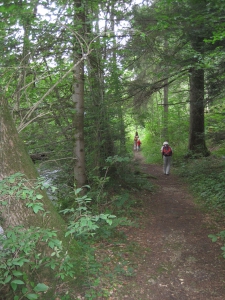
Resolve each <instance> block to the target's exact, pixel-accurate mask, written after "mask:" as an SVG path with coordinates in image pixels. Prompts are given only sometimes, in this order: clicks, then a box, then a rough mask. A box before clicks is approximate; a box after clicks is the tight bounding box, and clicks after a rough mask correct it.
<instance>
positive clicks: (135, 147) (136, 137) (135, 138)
mask: <svg viewBox="0 0 225 300" xmlns="http://www.w3.org/2000/svg"><path fill="white" fill-rule="evenodd" d="M138 139H139V136H138V132H137V131H136V133H135V136H134V150H137V141H138Z"/></svg>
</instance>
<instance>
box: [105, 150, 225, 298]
mask: <svg viewBox="0 0 225 300" xmlns="http://www.w3.org/2000/svg"><path fill="white" fill-rule="evenodd" d="M135 159H136V160H138V162H139V163H140V168H141V171H142V172H143V173H145V174H149V175H152V176H153V178H155V179H150V181H151V182H152V183H153V184H154V185H156V186H157V188H156V191H155V192H154V193H153V194H152V193H150V192H146V191H144V192H143V193H142V192H140V193H138V194H137V195H136V197H137V199H140V201H143V204H144V207H143V211H142V212H141V216H140V226H139V227H138V228H128V229H127V230H126V234H127V236H128V239H129V241H130V242H131V243H136V244H138V245H139V252H136V253H135V261H133V262H132V263H133V264H134V265H135V266H136V267H135V270H136V272H135V273H136V275H135V276H133V277H132V276H131V277H130V278H128V279H127V278H126V282H124V284H123V283H121V287H120V288H119V289H118V290H117V291H116V293H113V297H112V298H110V299H117V300H123V299H129V300H146V299H150V300H194V299H195V300H224V299H225V259H224V258H223V257H222V255H221V249H220V247H221V245H220V244H219V243H216V244H215V243H212V242H211V240H210V239H209V238H208V234H210V233H217V232H218V230H220V229H221V228H220V229H219V228H218V224H217V223H216V222H215V221H213V220H211V218H210V216H209V215H207V214H206V213H204V212H202V211H201V210H200V209H199V208H198V207H197V206H196V205H195V204H194V201H193V197H192V196H191V194H190V193H189V192H188V189H187V186H186V185H185V184H184V183H182V182H181V181H180V180H179V178H178V177H177V176H176V175H174V174H171V175H169V176H166V175H164V174H163V172H162V166H160V165H149V164H145V162H144V160H143V158H142V155H141V153H139V152H137V153H135ZM172 173H173V171H172ZM152 176H150V177H152ZM122 281H123V280H122Z"/></svg>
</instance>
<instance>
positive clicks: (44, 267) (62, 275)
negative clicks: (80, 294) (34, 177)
mask: <svg viewBox="0 0 225 300" xmlns="http://www.w3.org/2000/svg"><path fill="white" fill-rule="evenodd" d="M28 185H30V186H28ZM40 188H41V189H43V188H44V184H43V182H42V181H39V182H37V184H36V185H35V183H32V184H31V183H30V184H29V181H28V180H26V179H25V178H24V177H23V175H22V174H20V173H16V174H13V175H12V176H9V177H7V178H5V179H4V180H2V181H0V191H1V202H0V204H1V205H2V206H3V208H7V202H8V201H10V198H11V197H13V196H15V197H16V198H17V200H18V201H19V200H21V201H26V206H27V208H28V209H32V211H33V212H34V213H35V214H37V213H42V215H43V219H45V216H46V212H45V211H44V208H43V205H42V203H40V202H39V201H40V199H41V198H42V195H41V194H40V193H38V190H40ZM40 225H42V224H40ZM0 246H1V251H0V283H1V286H2V288H4V287H5V286H8V287H9V290H10V292H9V294H10V295H14V299H39V298H40V297H42V298H41V299H45V297H48V296H47V295H48V292H50V291H51V292H52V291H54V284H55V283H56V282H60V281H63V280H65V279H68V278H73V277H74V276H75V274H76V272H77V271H76V268H77V262H76V260H74V259H71V257H70V256H69V254H68V252H67V250H66V249H64V248H63V245H62V241H60V240H59V239H58V238H57V232H56V231H55V230H53V229H48V228H42V227H41V226H40V227H34V226H30V227H29V228H26V227H24V226H23V225H19V226H15V227H12V228H7V229H6V230H5V232H4V234H0ZM51 270H52V271H51ZM37 272H42V278H39V277H38V276H36V275H35V274H37ZM51 272H54V277H55V279H54V278H52V281H51V285H50V286H47V285H45V284H44V282H45V281H49V280H48V276H50V273H51ZM48 273H49V275H48ZM40 280H43V281H40ZM46 292H47V293H46ZM45 294H46V296H44V295H45ZM8 296H9V295H8Z"/></svg>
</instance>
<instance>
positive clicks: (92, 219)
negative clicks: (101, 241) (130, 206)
mask: <svg viewBox="0 0 225 300" xmlns="http://www.w3.org/2000/svg"><path fill="white" fill-rule="evenodd" d="M82 191H83V189H82V188H79V189H76V188H75V189H74V205H73V207H72V208H67V209H64V210H62V211H61V213H62V214H64V215H69V220H68V222H69V223H68V230H67V233H66V236H68V235H72V236H73V237H75V238H76V239H81V240H84V239H85V238H87V237H93V236H95V235H97V237H95V238H108V237H109V236H111V235H112V232H113V231H114V230H115V229H116V228H117V227H118V226H122V225H123V226H124V225H132V222H130V221H129V220H127V219H126V218H125V217H124V218H116V216H115V215H112V214H110V213H99V214H93V211H92V207H91V202H92V199H91V198H89V197H88V196H87V195H84V196H80V195H79V194H80V193H81V192H82Z"/></svg>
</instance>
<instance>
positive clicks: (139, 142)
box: [137, 138, 141, 151]
mask: <svg viewBox="0 0 225 300" xmlns="http://www.w3.org/2000/svg"><path fill="white" fill-rule="evenodd" d="M140 149H141V140H140V139H139V138H138V139H137V151H140Z"/></svg>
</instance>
